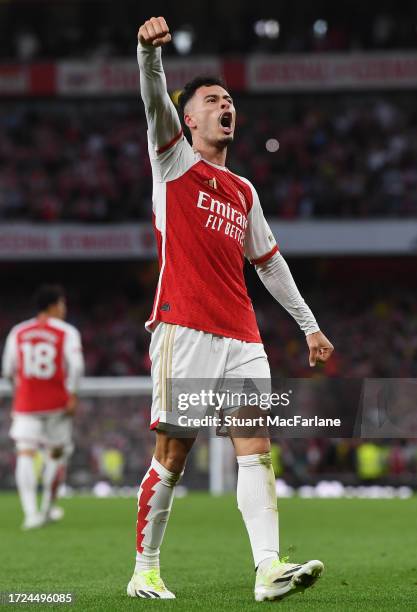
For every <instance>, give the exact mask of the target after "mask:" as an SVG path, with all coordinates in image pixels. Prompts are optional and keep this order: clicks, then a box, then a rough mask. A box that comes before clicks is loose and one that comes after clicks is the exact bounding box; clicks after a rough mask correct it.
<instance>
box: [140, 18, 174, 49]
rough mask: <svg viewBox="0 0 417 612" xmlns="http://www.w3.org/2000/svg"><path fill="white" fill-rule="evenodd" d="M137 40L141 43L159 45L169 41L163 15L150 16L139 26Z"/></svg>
mask: <svg viewBox="0 0 417 612" xmlns="http://www.w3.org/2000/svg"><path fill="white" fill-rule="evenodd" d="M138 40H139V42H140V44H141V45H149V46H151V45H152V46H153V47H160V46H161V45H166V44H167V43H169V42H170V41H171V34H170V33H169V27H168V26H167V22H166V21H165V19H164V18H163V17H151V18H150V19H148V21H145V23H144V24H143V25H141V26H140V28H139V31H138Z"/></svg>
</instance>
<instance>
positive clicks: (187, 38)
mask: <svg viewBox="0 0 417 612" xmlns="http://www.w3.org/2000/svg"><path fill="white" fill-rule="evenodd" d="M193 41H194V32H193V30H192V29H191V28H190V27H189V26H184V27H183V28H181V29H180V30H175V32H173V34H172V42H173V43H174V47H175V49H176V50H177V52H178V53H179V54H180V55H187V54H188V53H190V51H191V48H192V46H193Z"/></svg>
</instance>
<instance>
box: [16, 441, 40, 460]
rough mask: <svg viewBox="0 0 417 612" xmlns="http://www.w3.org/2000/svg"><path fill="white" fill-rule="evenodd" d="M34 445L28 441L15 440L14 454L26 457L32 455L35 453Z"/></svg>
mask: <svg viewBox="0 0 417 612" xmlns="http://www.w3.org/2000/svg"><path fill="white" fill-rule="evenodd" d="M36 451H37V448H36V445H35V444H31V443H30V442H17V443H16V455H22V456H23V455H26V456H27V457H34V456H35V455H36Z"/></svg>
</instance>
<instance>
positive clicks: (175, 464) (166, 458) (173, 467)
mask: <svg viewBox="0 0 417 612" xmlns="http://www.w3.org/2000/svg"><path fill="white" fill-rule="evenodd" d="M155 458H156V460H157V461H159V463H160V464H161V465H163V466H164V468H165V469H166V470H168V471H169V472H172V473H173V474H180V473H181V472H182V471H183V469H184V466H185V462H186V460H187V453H185V452H184V451H181V450H180V451H167V452H165V453H160V454H159V456H158V454H155Z"/></svg>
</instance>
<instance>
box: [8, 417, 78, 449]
mask: <svg viewBox="0 0 417 612" xmlns="http://www.w3.org/2000/svg"><path fill="white" fill-rule="evenodd" d="M9 435H10V437H11V438H12V439H13V440H14V441H15V442H16V446H17V448H18V449H21V450H24V449H25V447H26V448H32V447H38V446H43V447H45V448H54V447H63V448H65V449H66V450H67V452H69V451H70V449H71V448H72V441H71V439H72V418H71V417H69V416H68V415H67V414H66V413H65V412H62V411H54V412H53V413H50V414H45V413H42V414H33V413H25V412H14V413H13V415H12V426H11V428H10V432H9Z"/></svg>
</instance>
